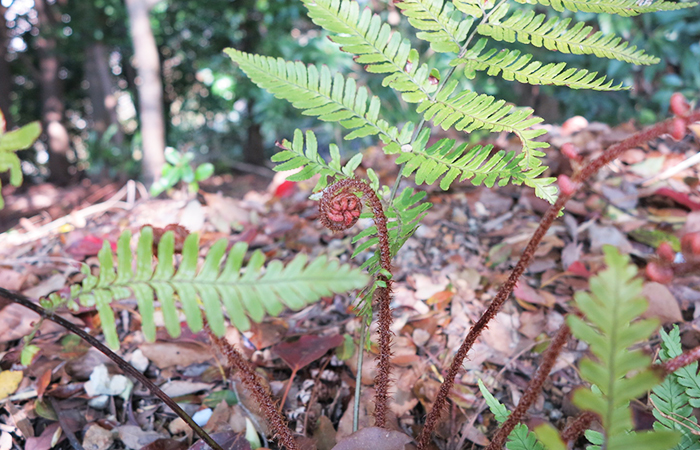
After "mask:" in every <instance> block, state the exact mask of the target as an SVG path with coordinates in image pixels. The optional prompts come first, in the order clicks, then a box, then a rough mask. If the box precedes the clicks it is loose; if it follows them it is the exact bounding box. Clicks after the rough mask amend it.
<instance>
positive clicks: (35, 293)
mask: <svg viewBox="0 0 700 450" xmlns="http://www.w3.org/2000/svg"><path fill="white" fill-rule="evenodd" d="M65 285H66V277H65V276H63V275H62V274H60V273H55V274H53V275H51V276H50V277H48V278H47V279H45V280H44V281H42V282H41V283H39V284H37V285H36V286H34V287H32V288H29V289H25V290H24V291H22V293H23V294H24V295H26V296H27V297H29V298H41V297H46V296H47V295H49V294H50V293H52V292H55V291H58V290H59V289H63V287H64V286H65Z"/></svg>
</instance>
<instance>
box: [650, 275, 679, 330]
mask: <svg viewBox="0 0 700 450" xmlns="http://www.w3.org/2000/svg"><path fill="white" fill-rule="evenodd" d="M642 295H644V297H646V299H647V300H648V301H649V309H647V310H646V311H645V312H644V314H642V317H658V318H659V320H661V324H662V325H663V324H667V323H674V322H682V321H683V316H682V315H681V308H680V307H679V306H678V300H676V297H674V296H673V294H672V293H671V291H669V290H668V288H667V287H666V286H664V285H663V284H661V283H657V282H655V281H650V282H647V283H644V288H643V289H642Z"/></svg>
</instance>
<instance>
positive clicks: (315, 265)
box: [71, 227, 368, 349]
mask: <svg viewBox="0 0 700 450" xmlns="http://www.w3.org/2000/svg"><path fill="white" fill-rule="evenodd" d="M130 241H131V232H130V231H128V230H127V231H125V232H124V233H122V235H121V236H120V237H119V241H118V243H117V268H116V272H115V270H114V263H113V255H112V251H111V248H110V245H109V243H108V242H106V241H105V244H104V246H103V247H102V250H100V252H99V254H98V259H99V261H100V274H99V275H98V276H94V275H91V274H90V273H89V269H88V270H87V271H86V273H85V274H86V277H85V279H84V280H83V282H82V284H81V285H75V286H73V288H72V291H71V298H72V299H76V298H77V299H79V301H80V303H81V304H82V305H83V306H95V307H96V308H97V311H98V313H99V316H100V319H101V321H102V327H103V330H104V334H105V338H106V341H107V344H108V345H109V346H110V347H112V348H115V349H117V348H119V338H118V336H117V330H116V325H115V320H114V312H113V311H112V307H111V304H112V302H113V301H115V300H123V299H126V298H129V297H132V296H133V297H135V298H136V300H137V302H138V308H139V312H140V314H141V323H142V327H143V333H144V335H145V337H146V339H147V340H149V341H152V340H154V339H155V321H154V313H155V303H154V295H155V299H157V300H158V301H159V302H160V307H161V310H162V313H163V319H164V321H165V327H166V330H167V331H168V333H169V334H170V335H171V336H173V337H177V336H179V335H180V320H179V318H178V308H177V306H176V305H175V298H176V297H178V298H179V300H180V308H181V311H182V312H183V313H184V315H185V318H186V320H187V325H188V326H189V328H190V329H191V330H192V331H193V332H197V331H199V330H201V329H202V326H203V321H202V314H201V311H200V304H201V306H202V307H203V309H204V313H205V315H206V318H207V320H208V322H209V325H210V326H211V329H212V331H213V332H214V333H215V334H216V335H218V336H221V335H223V333H224V331H225V328H224V319H223V314H222V310H224V309H225V311H226V312H227V313H228V316H229V318H230V320H231V323H232V325H234V326H235V327H236V328H238V329H239V330H247V329H248V328H249V327H250V320H252V321H254V322H260V321H261V320H262V319H263V317H264V316H265V314H266V313H267V314H270V315H273V316H277V315H279V314H280V313H281V312H282V310H283V309H284V308H285V307H289V308H291V309H293V310H299V309H301V308H304V307H305V306H307V305H308V304H310V303H313V302H315V301H317V300H319V299H320V298H321V297H324V296H329V295H332V294H333V293H340V292H346V291H349V290H351V289H358V288H361V287H363V286H364V285H365V284H366V283H367V281H368V277H367V276H366V275H364V274H363V273H362V272H361V271H360V270H359V269H354V268H352V267H351V266H349V265H347V264H339V263H338V262H337V261H334V260H330V261H329V260H328V259H327V258H325V257H319V258H316V259H314V260H313V261H311V262H308V258H307V256H306V255H304V254H299V255H297V256H296V257H295V258H294V259H293V260H292V261H291V262H290V263H288V264H287V265H286V266H285V265H283V264H282V263H281V262H280V261H272V262H270V263H269V264H268V265H267V267H265V268H263V265H264V262H265V255H264V254H263V253H262V252H261V251H260V250H256V251H255V252H254V253H253V254H252V255H251V257H250V260H249V262H248V265H247V266H245V267H243V259H244V257H245V253H246V249H247V244H246V243H244V242H238V243H236V244H235V245H234V246H233V248H232V249H231V250H230V252H229V253H228V256H227V257H226V263H225V265H224V266H223V268H220V264H221V262H222V258H223V257H224V254H225V253H226V248H227V246H228V241H227V240H226V239H221V240H219V241H217V242H216V243H214V245H212V246H211V248H210V249H209V251H208V252H207V255H206V258H205V260H204V263H203V265H202V266H201V268H199V269H198V268H197V263H198V256H199V236H198V235H197V234H190V235H189V236H187V238H186V239H185V242H184V245H183V249H182V259H181V262H180V265H179V268H178V269H177V271H176V270H175V266H174V264H173V252H174V243H175V239H174V234H173V233H172V232H171V231H169V232H167V233H165V234H164V235H163V236H162V238H161V240H160V243H159V244H158V263H157V265H156V267H155V270H154V268H153V264H152V261H153V249H152V246H153V230H152V229H151V228H150V227H145V228H143V229H142V230H141V236H140V238H139V240H138V245H137V252H136V271H134V270H133V269H132V266H131V264H132V253H131V248H130ZM222 304H223V305H222Z"/></svg>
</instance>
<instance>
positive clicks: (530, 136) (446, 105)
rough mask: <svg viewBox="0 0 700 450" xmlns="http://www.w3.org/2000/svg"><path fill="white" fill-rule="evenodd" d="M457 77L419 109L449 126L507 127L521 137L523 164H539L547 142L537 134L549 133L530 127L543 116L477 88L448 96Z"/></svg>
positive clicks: (445, 127)
mask: <svg viewBox="0 0 700 450" xmlns="http://www.w3.org/2000/svg"><path fill="white" fill-rule="evenodd" d="M458 83H459V82H458V80H451V81H450V82H449V83H447V84H446V85H445V87H444V88H443V90H442V91H440V93H439V94H438V95H437V97H436V98H435V101H434V102H432V101H430V100H426V101H423V102H422V103H421V104H420V105H418V108H417V111H418V112H419V113H423V117H424V118H425V120H432V121H433V124H435V125H436V126H438V125H439V126H440V127H442V129H443V130H448V129H450V128H451V127H454V128H455V129H457V130H460V131H462V130H464V131H465V132H466V133H471V132H472V131H474V130H480V129H481V130H488V131H491V132H499V131H507V132H510V133H513V134H515V135H516V136H518V138H520V141H521V143H522V145H523V153H524V154H525V158H524V159H523V161H522V164H523V165H524V166H526V167H527V168H528V169H532V168H536V167H538V166H539V165H540V164H541V162H540V160H539V158H540V157H542V156H544V152H542V151H539V150H538V149H542V148H547V147H549V144H547V143H546V142H538V141H535V138H537V137H539V136H541V135H543V134H544V133H546V131H545V130H544V129H539V130H533V129H531V127H532V126H533V125H536V124H538V123H540V122H542V120H543V119H542V118H541V117H537V116H534V115H532V109H529V108H522V109H516V108H514V107H513V106H512V105H508V104H506V102H505V100H497V101H496V99H495V98H494V97H492V96H490V95H486V94H477V93H476V92H474V91H469V90H467V91H463V92H460V93H459V94H458V95H457V96H456V97H453V98H451V99H448V97H449V95H450V94H451V93H452V92H453V91H454V89H455V88H456V87H457V85H458Z"/></svg>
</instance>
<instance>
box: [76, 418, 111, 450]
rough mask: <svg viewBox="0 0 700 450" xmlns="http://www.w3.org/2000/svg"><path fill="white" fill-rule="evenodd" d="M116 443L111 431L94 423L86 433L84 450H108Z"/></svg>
mask: <svg viewBox="0 0 700 450" xmlns="http://www.w3.org/2000/svg"><path fill="white" fill-rule="evenodd" d="M113 443H114V435H113V434H112V432H111V431H109V430H105V429H104V428H102V427H101V426H99V425H97V424H96V423H93V424H92V425H90V426H89V427H88V429H87V430H86V431H85V437H84V438H83V448H84V449H85V450H107V449H108V448H110V447H111V446H112V444H113Z"/></svg>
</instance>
